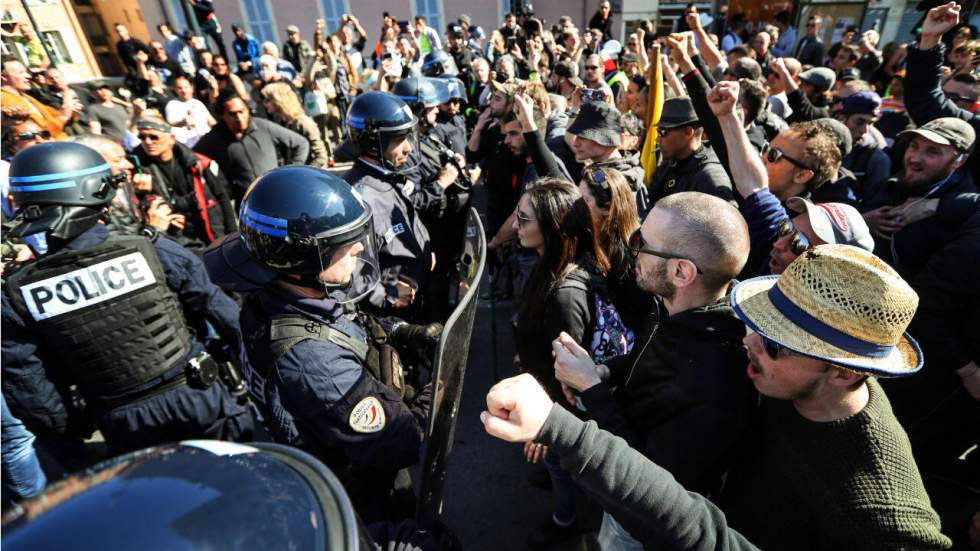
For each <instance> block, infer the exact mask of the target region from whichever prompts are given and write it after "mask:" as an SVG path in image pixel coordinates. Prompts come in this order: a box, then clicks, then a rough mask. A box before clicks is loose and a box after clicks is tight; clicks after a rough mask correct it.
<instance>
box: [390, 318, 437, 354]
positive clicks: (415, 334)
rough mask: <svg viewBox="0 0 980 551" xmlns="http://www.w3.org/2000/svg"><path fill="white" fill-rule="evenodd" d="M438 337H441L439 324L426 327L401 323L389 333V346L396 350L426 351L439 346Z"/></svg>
mask: <svg viewBox="0 0 980 551" xmlns="http://www.w3.org/2000/svg"><path fill="white" fill-rule="evenodd" d="M440 335H442V324H441V323H429V324H426V325H416V324H414V323H401V324H398V325H397V326H396V327H395V329H394V330H393V331H392V332H391V344H393V345H394V346H395V347H396V348H402V347H406V348H415V349H426V348H430V347H434V346H435V345H437V344H439V336H440Z"/></svg>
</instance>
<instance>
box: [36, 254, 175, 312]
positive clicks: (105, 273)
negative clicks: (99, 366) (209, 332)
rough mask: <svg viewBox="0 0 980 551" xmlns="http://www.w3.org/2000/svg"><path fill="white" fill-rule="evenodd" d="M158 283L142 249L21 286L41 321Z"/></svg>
mask: <svg viewBox="0 0 980 551" xmlns="http://www.w3.org/2000/svg"><path fill="white" fill-rule="evenodd" d="M154 283H156V278H154V276H153V271H152V270H150V265H149V264H147V262H146V259H145V258H143V255H141V254H140V253H138V252H137V253H130V254H127V255H124V256H120V257H118V258H113V259H110V260H106V261H105V262H99V263H98V264H95V265H92V266H89V267H87V268H82V269H80V270H74V271H71V272H68V273H64V274H61V275H59V276H55V277H52V278H48V279H44V280H41V281H37V282H34V283H30V284H27V285H24V286H23V287H21V290H20V291H21V294H23V296H24V300H25V301H26V302H27V309H28V310H29V311H30V312H31V315H32V316H34V320H35V321H41V320H45V319H48V318H53V317H55V316H60V315H62V314H67V313H69V312H74V311H76V310H81V309H82V308H86V307H89V306H92V305H95V304H98V303H100V302H105V301H107V300H109V299H113V298H116V297H119V296H122V295H126V294H129V293H132V292H134V291H137V290H139V289H142V288H143V287H148V286H150V285H153V284H154Z"/></svg>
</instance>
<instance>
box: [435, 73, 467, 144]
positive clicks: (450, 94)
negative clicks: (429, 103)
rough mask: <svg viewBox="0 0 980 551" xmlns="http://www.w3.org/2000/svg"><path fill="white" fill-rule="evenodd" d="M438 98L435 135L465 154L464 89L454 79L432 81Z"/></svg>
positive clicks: (445, 78)
mask: <svg viewBox="0 0 980 551" xmlns="http://www.w3.org/2000/svg"><path fill="white" fill-rule="evenodd" d="M432 81H433V84H434V85H435V87H436V95H437V96H438V97H439V115H438V116H437V117H436V135H437V136H439V139H440V140H441V141H442V142H443V143H445V144H447V145H448V146H449V147H451V148H452V150H453V151H455V152H456V153H459V154H460V155H464V154H465V153H466V139H467V138H466V117H464V116H463V110H464V109H465V108H466V87H465V85H464V84H463V82H462V81H460V80H459V79H458V78H455V77H442V78H436V79H432Z"/></svg>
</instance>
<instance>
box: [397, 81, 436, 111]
mask: <svg viewBox="0 0 980 551" xmlns="http://www.w3.org/2000/svg"><path fill="white" fill-rule="evenodd" d="M431 80H432V79H429V78H426V77H410V78H403V79H401V80H399V81H398V84H395V88H394V89H393V90H392V91H391V93H392V94H394V95H395V96H397V97H398V98H399V99H400V100H402V101H404V102H405V103H407V104H408V106H409V107H411V108H412V111H413V112H414V113H415V115H416V116H419V114H421V113H422V111H424V110H425V109H427V108H429V107H436V106H438V105H439V104H440V103H442V102H441V101H439V97H438V93H437V91H436V87H435V85H434V83H433V82H431Z"/></svg>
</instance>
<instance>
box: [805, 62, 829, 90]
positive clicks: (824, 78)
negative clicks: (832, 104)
mask: <svg viewBox="0 0 980 551" xmlns="http://www.w3.org/2000/svg"><path fill="white" fill-rule="evenodd" d="M800 80H801V81H802V82H805V83H807V84H810V85H812V86H814V87H815V88H816V89H817V90H819V91H821V92H826V91H827V90H830V89H831V88H833V87H834V83H836V82H837V75H835V74H834V72H833V71H831V70H830V69H828V68H826V67H814V68H812V69H808V70H806V71H803V72H802V73H800Z"/></svg>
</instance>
